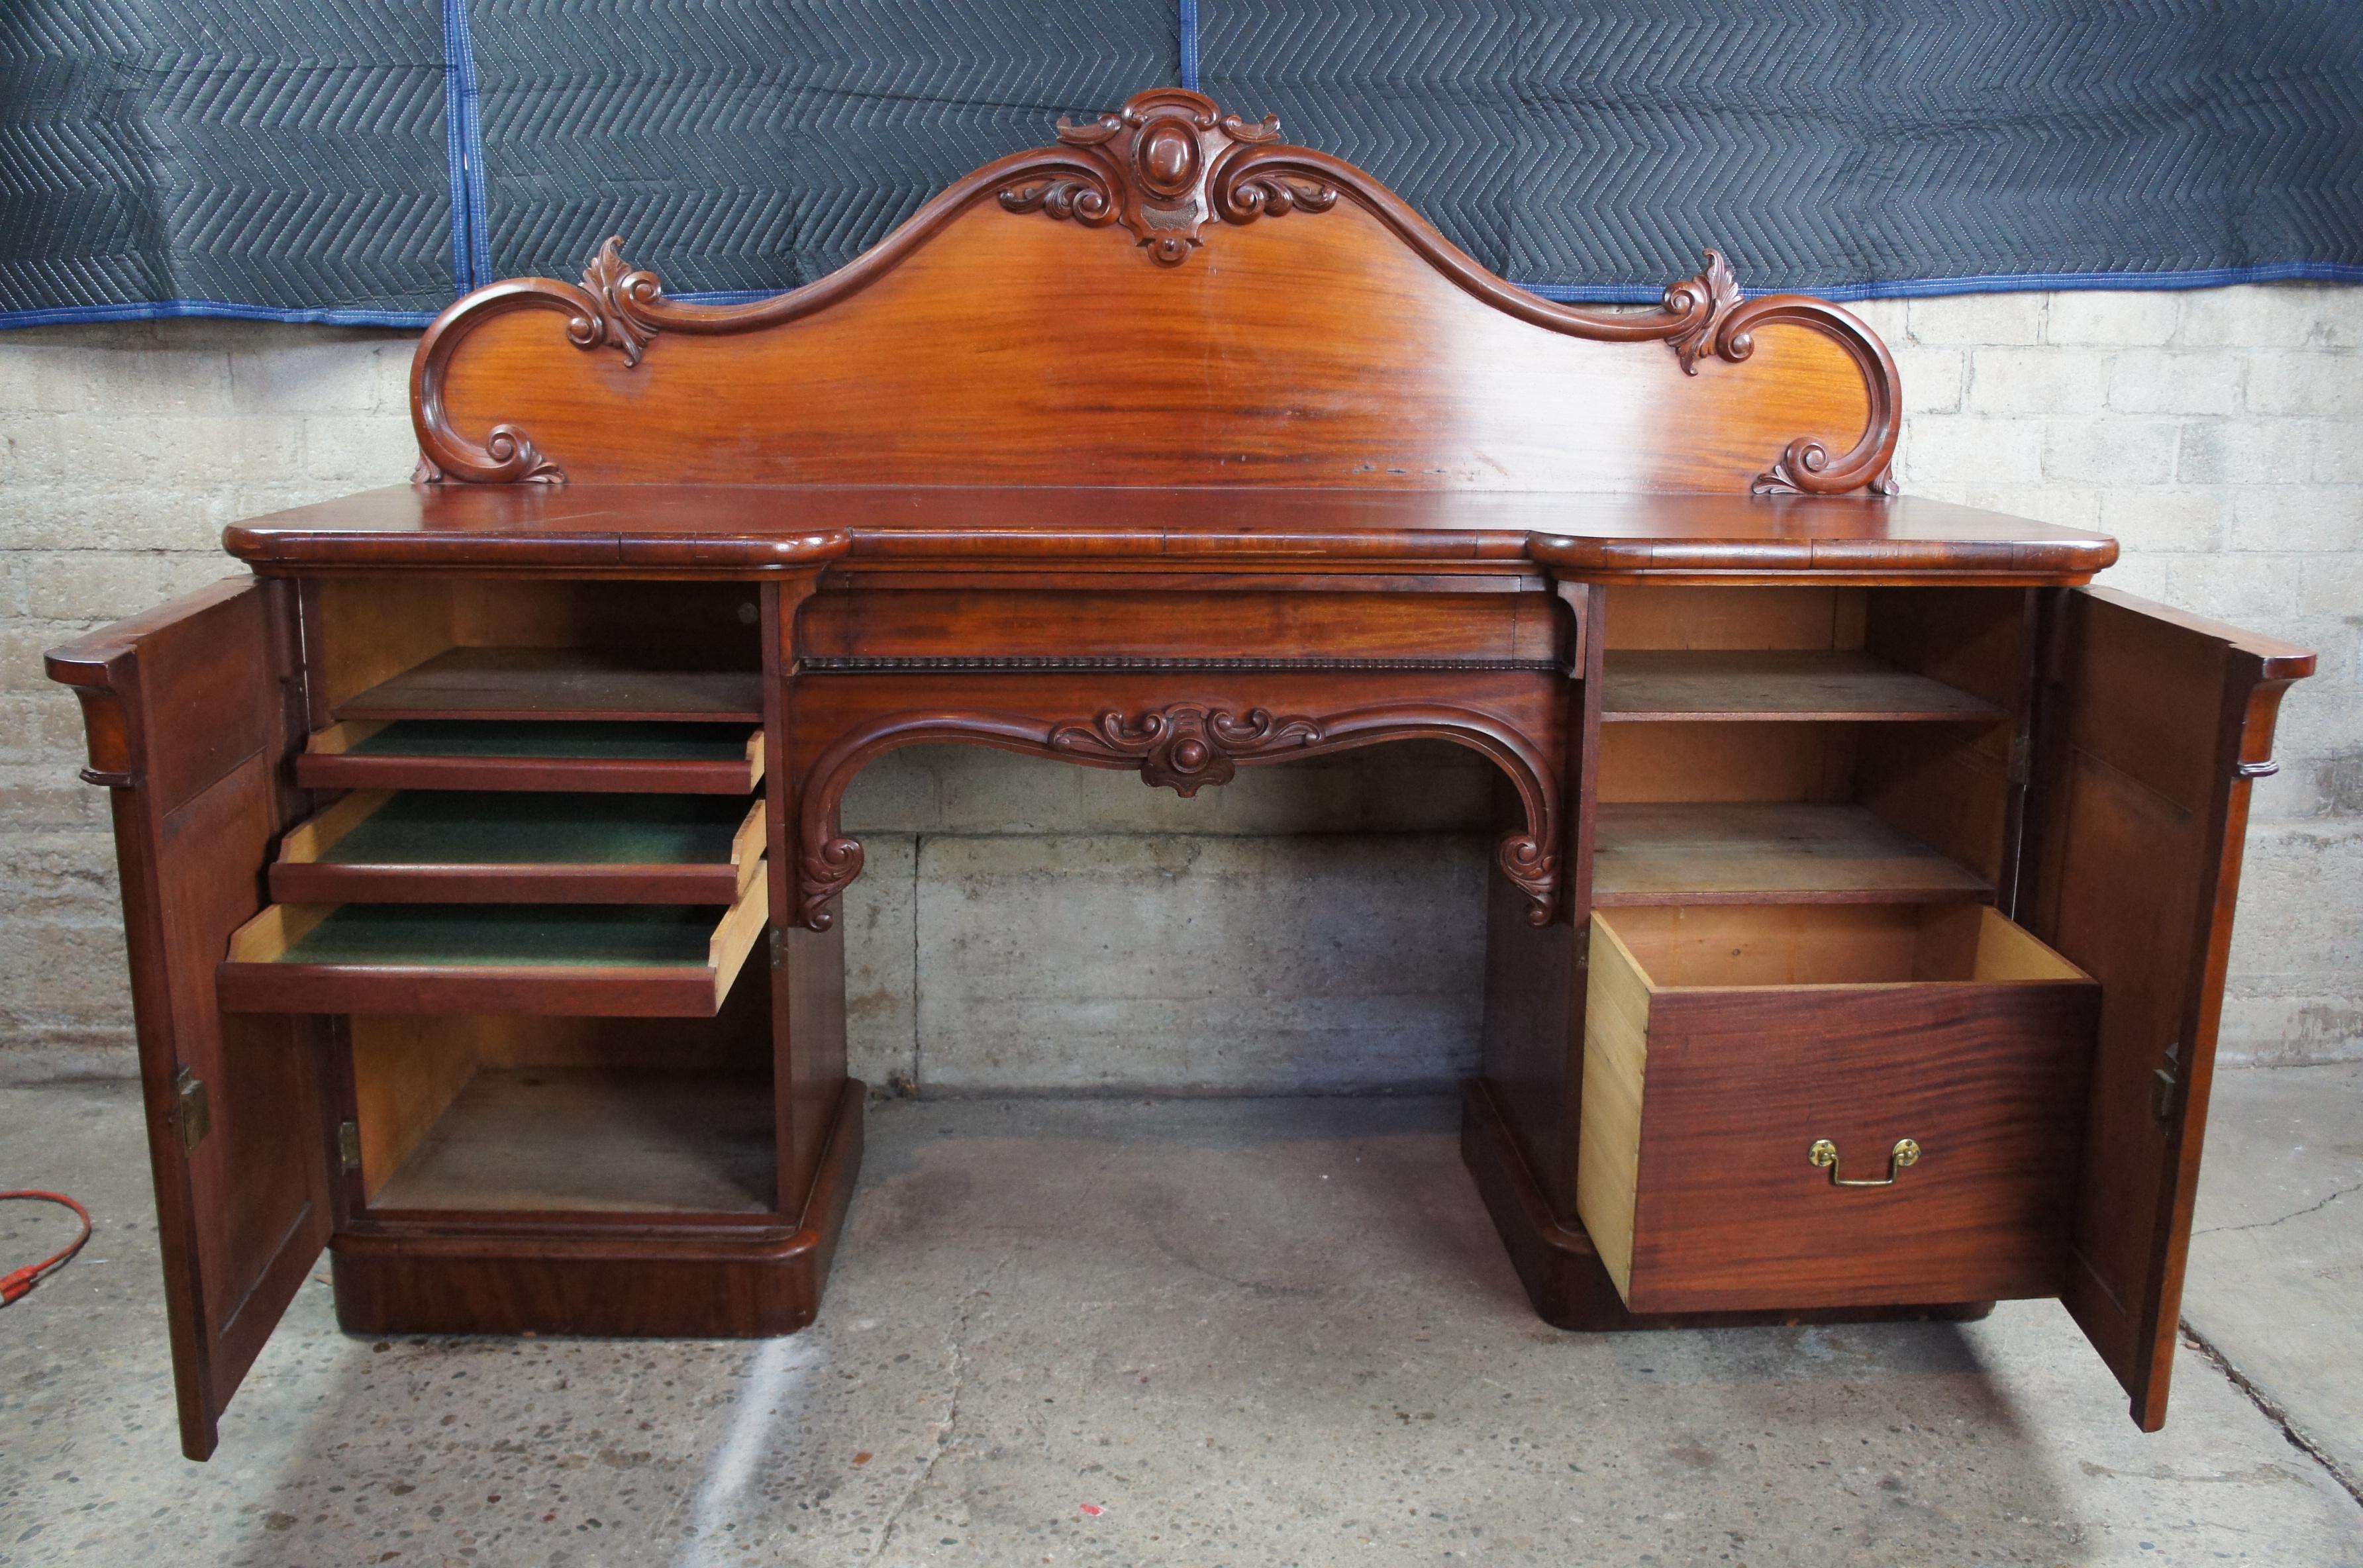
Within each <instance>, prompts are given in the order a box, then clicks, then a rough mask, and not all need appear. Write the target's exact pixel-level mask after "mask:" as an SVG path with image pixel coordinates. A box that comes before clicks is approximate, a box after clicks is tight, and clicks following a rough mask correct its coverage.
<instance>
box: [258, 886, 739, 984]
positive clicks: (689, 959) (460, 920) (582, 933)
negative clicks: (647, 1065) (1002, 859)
mask: <svg viewBox="0 0 2363 1568" xmlns="http://www.w3.org/2000/svg"><path fill="white" fill-rule="evenodd" d="M770 912H771V911H770V900H769V896H768V894H767V892H766V889H765V881H764V878H763V875H762V869H761V867H760V864H759V865H758V867H757V868H756V873H755V875H754V876H753V877H752V878H749V881H748V883H747V886H746V888H745V889H744V890H743V891H742V892H741V893H740V894H739V896H738V901H737V902H736V903H733V904H732V905H730V906H729V908H728V909H727V910H721V911H717V910H715V909H712V908H697V907H689V908H683V907H680V906H676V905H670V904H273V905H272V906H271V907H270V908H269V909H266V910H264V911H262V912H261V914H259V915H257V916H255V917H254V918H253V919H252V920H250V921H249V922H246V924H244V925H242V926H240V927H239V929H238V931H237V932H236V933H234V934H233V935H232V936H231V937H230V945H229V957H228V960H227V962H225V963H224V964H222V965H221V966H220V967H219V968H218V969H216V971H215V988H216V992H217V993H218V995H219V997H220V999H221V1005H222V1009H223V1010H225V1011H228V1012H412V1013H532V1014H537V1015H541V1016H546V1017H609V1018H625V1017H661V1018H711V1017H713V1016H714V1015H715V1013H716V1012H717V1011H719V1010H720V1009H721V1006H722V999H723V998H724V997H725V996H726V995H727V994H728V992H729V989H730V982H731V981H732V980H734V979H736V978H737V977H738V969H739V966H741V965H742V964H744V963H745V962H746V961H747V955H748V953H749V950H751V949H752V948H753V947H754V945H755V941H756V938H757V937H759V936H760V934H761V933H762V930H763V925H764V922H765V921H766V920H767V919H768V918H769V916H770Z"/></svg>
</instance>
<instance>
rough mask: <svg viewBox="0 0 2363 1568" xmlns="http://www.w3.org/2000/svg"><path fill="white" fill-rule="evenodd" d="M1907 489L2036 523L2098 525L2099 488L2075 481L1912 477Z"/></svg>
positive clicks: (2067, 525) (2099, 515)
mask: <svg viewBox="0 0 2363 1568" xmlns="http://www.w3.org/2000/svg"><path fill="white" fill-rule="evenodd" d="M1909 491H1910V493H1912V494H1914V495H1925V496H1927V497H1929V498H1930V499H1932V500H1936V501H1948V502H1952V503H1953V504H1954V505H1956V506H1974V507H1977V508H1978V509H1979V510H1980V511H1984V512H1999V513H2003V514H2005V515H2007V516H2012V517H2029V518H2033V519H2034V520H2035V521H2036V522H2037V523H2053V524H2057V525H2059V526H2060V527H2062V528H2097V527H2099V526H2100V525H2101V493H2102V492H2101V491H2096V490H2088V489H2085V488H2083V487H2081V486H2078V485H2067V484H2044V483H2042V482H2040V481H2039V480H2029V481H2026V482H2024V483H2018V484H1976V483H1969V484H1934V483H1929V484H1923V483H1921V482H1919V481H1918V480H1914V481H1913V483H1912V484H1911V485H1910V487H1909Z"/></svg>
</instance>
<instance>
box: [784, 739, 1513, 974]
mask: <svg viewBox="0 0 2363 1568" xmlns="http://www.w3.org/2000/svg"><path fill="white" fill-rule="evenodd" d="M1414 739H1430V740H1446V741H1451V742H1453V743H1455V744H1457V745H1464V746H1468V747H1470V749H1471V750H1474V751H1477V752H1480V753H1481V754H1483V755H1484V756H1487V757H1489V758H1490V759H1492V762H1493V763H1494V764H1495V765H1496V766H1497V767H1500V768H1501V769H1502V771H1503V774H1505V775H1506V776H1507V777H1508V778H1509V780H1510V784H1511V786H1512V788H1513V789H1514V790H1516V791H1517V795H1518V800H1519V802H1520V803H1521V805H1522V806H1523V807H1524V808H1525V819H1526V820H1525V825H1524V826H1523V827H1520V828H1515V829H1513V830H1512V831H1511V832H1510V833H1508V834H1505V835H1504V836H1503V839H1502V841H1501V843H1500V845H1499V846H1498V847H1497V848H1496V850H1495V856H1494V857H1495V860H1496V861H1497V863H1498V864H1499V865H1500V866H1501V868H1502V873H1503V875H1504V876H1506V877H1507V878H1510V880H1511V882H1512V883H1513V884H1514V885H1515V886H1516V887H1517V889H1519V891H1520V892H1522V893H1524V894H1525V898H1526V919H1527V921H1528V922H1530V923H1532V924H1535V925H1538V926H1539V925H1548V924H1549V923H1550V922H1551V921H1552V919H1553V918H1554V917H1555V916H1556V914H1557V911H1558V909H1559V804H1558V800H1559V783H1558V776H1557V773H1556V771H1555V770H1554V769H1553V767H1551V764H1550V762H1549V761H1548V756H1547V754H1546V753H1544V752H1543V751H1542V750H1540V749H1539V748H1537V746H1536V745H1534V743H1533V742H1532V741H1531V740H1530V739H1528V737H1527V736H1526V735H1525V734H1524V733H1523V732H1522V731H1520V730H1519V729H1518V728H1517V727H1516V726H1515V725H1514V724H1513V723H1507V722H1505V721H1504V720H1503V718H1501V717H1499V716H1497V715H1494V714H1491V713H1487V712H1481V711H1479V710H1477V709H1472V708H1464V707H1459V706H1456V705H1453V704H1448V703H1437V702H1382V703H1376V704H1372V705H1370V706H1368V707H1361V708H1354V709H1349V710H1348V711H1346V712H1339V713H1334V714H1328V715H1326V716H1324V717H1322V718H1319V719H1313V718H1308V717H1306V716H1304V715H1302V714H1284V715H1276V714H1274V713H1273V712H1271V711H1270V709H1267V708H1250V709H1248V710H1247V711H1246V712H1238V711H1237V710H1234V709H1230V708H1223V707H1218V706H1216V705H1215V704H1213V703H1210V702H1172V703H1168V704H1167V705H1165V706H1164V707H1161V708H1152V709H1149V710H1148V711H1147V712H1142V713H1141V714H1140V715H1139V716H1138V717H1137V718H1136V717H1127V716H1126V715H1125V714H1123V713H1121V712H1106V713H1103V714H1101V715H1100V716H1099V717H1098V718H1097V719H1095V720H1081V719H1068V720H1059V719H1051V718H1047V717H1044V716H1041V715H1038V714H1028V713H1020V712H985V711H979V710H967V711H960V710H951V711H935V712H891V713H882V714H879V715H878V716H876V717H874V718H871V719H870V720H868V721H866V722H864V723H858V724H855V725H853V726H852V727H850V728H849V729H847V730H846V731H844V732H843V733H842V734H838V737H837V738H836V739H835V740H833V741H831V742H829V744H828V745H826V747H825V748H823V750H822V751H821V753H820V755H819V756H816V757H815V758H814V760H813V763H812V765H811V767H809V768H807V769H806V770H805V771H804V777H803V778H802V780H801V782H800V785H799V788H798V791H797V793H798V801H799V804H798V805H797V808H796V837H797V840H798V842H799V843H800V844H801V845H804V849H803V851H802V853H801V855H800V856H798V859H797V864H796V895H795V904H796V914H795V918H796V920H797V921H798V922H800V923H801V924H804V925H806V926H809V927H810V928H812V929H813V930H815V931H826V930H827V929H829V927H830V926H831V925H832V924H834V923H835V922H836V919H837V913H836V911H835V909H834V908H833V907H832V906H833V905H834V904H835V902H836V900H837V898H838V894H840V893H842V892H844V891H845V889H846V888H847V887H848V886H849V884H850V883H851V882H852V881H853V879H854V878H856V877H858V876H860V874H861V862H862V854H861V845H860V843H859V842H858V841H857V840H855V839H853V838H851V837H849V836H848V835H847V834H846V833H845V830H844V827H843V825H842V823H841V821H840V819H839V815H838V808H839V807H840V805H841V804H842V803H843V801H844V799H845V791H846V788H847V786H848V785H849V784H850V783H852V781H853V778H854V776H855V775H856V774H858V773H859V772H860V771H861V769H862V768H863V767H866V766H867V765H868V764H869V763H871V761H873V760H875V759H876V758H877V757H879V756H882V755H884V754H885V753H886V752H889V751H892V750H893V749H895V748H896V747H898V746H905V745H931V744H935V743H938V742H944V741H958V742H968V743H971V744H974V745H989V746H996V747H998V748H1000V749H1001V750H1004V751H1014V752H1020V753H1023V754H1025V755H1027V756H1048V757H1053V758H1060V759H1063V760H1066V761H1069V762H1079V763H1082V764H1083V765H1084V766H1085V767H1107V768H1137V769H1139V771H1140V776H1141V778H1143V779H1144V780H1145V781H1146V782H1148V783H1149V784H1152V785H1160V786H1165V787H1168V788H1170V789H1172V790H1177V791H1179V792H1180V793H1182V794H1183V795H1192V794H1195V793H1196V792H1197V791H1198V790H1201V789H1203V788H1204V787H1205V786H1206V785H1209V784H1221V783H1226V782H1227V781H1229V780H1230V779H1231V778H1234V777H1236V776H1237V772H1238V769H1239V768H1240V767H1242V766H1245V765H1248V764H1262V763H1273V762H1287V761H1292V760H1294V759H1296V758H1299V757H1309V756H1323V755H1326V754H1327V753H1330V752H1336V751H1344V750H1347V749H1349V748H1351V747H1355V746H1365V745H1379V744H1381V743H1382V742H1386V741H1398V740H1414Z"/></svg>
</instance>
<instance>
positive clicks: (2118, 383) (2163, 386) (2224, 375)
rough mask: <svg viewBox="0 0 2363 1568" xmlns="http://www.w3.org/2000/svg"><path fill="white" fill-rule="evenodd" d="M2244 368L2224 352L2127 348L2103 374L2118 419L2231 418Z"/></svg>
mask: <svg viewBox="0 0 2363 1568" xmlns="http://www.w3.org/2000/svg"><path fill="white" fill-rule="evenodd" d="M2244 370H2245V363H2244V361H2243V359H2241V357H2240V356H2239V355H2237V354H2235V353H2231V352H2228V351H2215V352H2207V351H2191V350H2186V349H2170V348H2128V349H2126V350H2125V351H2124V352H2123V353H2121V354H2119V355H2118V356H2117V358H2116V362H2115V363H2114V364H2113V366H2111V367H2110V370H2109V406H2110V407H2111V408H2112V409H2113V410H2115V411H2116V412H2118V413H2120V414H2237V413H2239V412H2240V386H2241V379H2242V374H2243V371H2244Z"/></svg>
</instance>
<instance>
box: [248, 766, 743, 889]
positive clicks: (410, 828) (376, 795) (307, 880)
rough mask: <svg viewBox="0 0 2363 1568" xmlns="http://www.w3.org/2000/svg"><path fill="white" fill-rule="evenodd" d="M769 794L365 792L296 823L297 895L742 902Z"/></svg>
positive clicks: (283, 875) (283, 878)
mask: <svg viewBox="0 0 2363 1568" xmlns="http://www.w3.org/2000/svg"><path fill="white" fill-rule="evenodd" d="M762 855H763V803H762V802H761V801H753V802H751V803H749V802H748V801H743V800H738V799H732V798H728V797H724V796H716V795H542V794H524V793H486V792H479V791H473V790H404V791H398V792H389V791H386V790H355V791H354V792H352V793H351V794H349V795H347V796H345V797H344V798H343V799H342V800H340V801H337V802H336V804H334V805H332V806H330V807H328V808H327V810H326V811H324V812H320V813H319V814H318V815H317V816H316V817H313V818H312V819H311V820H310V821H308V822H306V823H303V824H302V825H301V826H299V827H297V828H295V829H294V831H293V832H291V833H289V834H288V835H287V837H286V839H285V841H284V842H283V844H282V845H281V846H280V851H279V858H278V860H277V862H276V863H274V864H273V865H272V868H271V893H272V897H273V898H274V899H277V900H280V901H281V902H283V903H342V902H348V901H356V902H381V903H414V904H416V903H537V902H549V903H640V904H727V903H731V902H733V901H735V900H737V899H738V895H739V893H740V892H741V891H742V890H743V889H745V887H746V885H747V882H748V880H749V878H752V877H753V876H754V874H755V867H756V866H757V865H758V864H760V861H761V859H762Z"/></svg>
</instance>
